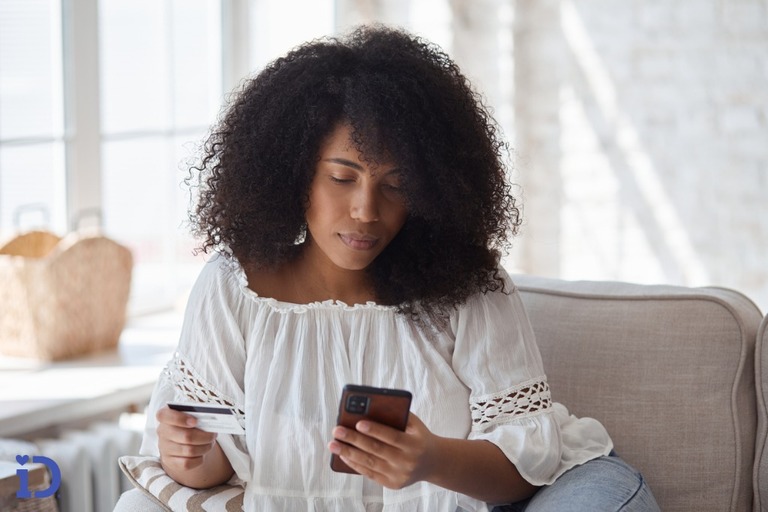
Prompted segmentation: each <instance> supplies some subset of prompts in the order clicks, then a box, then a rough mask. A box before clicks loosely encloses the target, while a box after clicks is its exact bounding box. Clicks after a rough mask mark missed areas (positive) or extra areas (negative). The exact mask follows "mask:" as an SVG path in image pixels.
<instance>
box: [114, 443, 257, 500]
mask: <svg viewBox="0 0 768 512" xmlns="http://www.w3.org/2000/svg"><path fill="white" fill-rule="evenodd" d="M118 461H119V464H120V469H121V470H122V471H123V473H125V475H126V476H127V477H128V478H129V479H130V480H131V482H132V483H133V485H135V486H136V488H137V489H139V490H141V491H142V492H144V493H145V494H147V495H148V496H150V497H151V498H153V499H154V500H155V501H157V502H158V503H159V504H160V505H161V506H162V507H163V508H164V509H165V510H168V511H170V512H203V511H214V510H216V511H219V510H222V511H226V512H235V511H236V512H240V511H241V510H243V488H242V487H240V486H239V485H228V484H222V485H217V486H216V487H211V488H210V489H191V488H189V487H185V486H183V485H181V484H179V483H177V482H176V481H175V480H174V479H172V478H171V477H170V476H168V475H167V474H166V473H165V471H164V470H163V467H162V466H161V465H160V460H159V459H158V458H157V457H143V456H142V457H134V456H124V457H120V459H119V460H118Z"/></svg>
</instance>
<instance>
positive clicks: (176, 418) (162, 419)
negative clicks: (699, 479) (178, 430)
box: [155, 405, 197, 427]
mask: <svg viewBox="0 0 768 512" xmlns="http://www.w3.org/2000/svg"><path fill="white" fill-rule="evenodd" d="M155 418H157V421H158V422H159V423H165V424H167V425H176V426H177V427H194V426H195V425H197V418H195V417H194V416H190V415H189V414H186V413H183V412H181V411H174V410H173V409H171V408H170V407H168V406H167V405H166V406H165V407H161V408H160V409H158V411H157V414H155Z"/></svg>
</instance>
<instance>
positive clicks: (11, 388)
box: [0, 313, 181, 437]
mask: <svg viewBox="0 0 768 512" xmlns="http://www.w3.org/2000/svg"><path fill="white" fill-rule="evenodd" d="M180 328H181V315H179V314H178V313H166V314H160V315H152V316H146V317H140V318H138V319H135V320H132V321H131V322H129V323H128V325H127V326H126V328H125V330H124V332H123V335H122V336H121V338H120V343H119V345H118V348H117V350H113V351H109V352H101V353H98V354H93V355H91V356H89V357H83V358H78V359H72V360H68V361H61V362H54V363H45V362H37V361H33V360H27V359H19V358H9V357H2V356H0V437H24V436H26V435H28V434H30V433H32V432H35V431H40V430H43V429H47V428H49V427H56V426H60V425H66V424H73V423H76V422H79V421H82V420H87V419H88V418H90V417H96V416H100V415H104V414H107V413H111V412H120V411H123V410H126V409H127V408H128V407H130V406H132V405H138V406H142V405H143V404H145V403H146V402H147V401H148V400H149V397H150V395H151V393H152V389H153V388H154V385H155V382H156V381H157V377H158V375H159V374H160V371H161V370H162V368H163V366H165V363H166V362H167V361H168V359H169V358H170V357H171V355H172V354H173V350H174V348H175V347H176V343H177V341H178V337H179V331H180Z"/></svg>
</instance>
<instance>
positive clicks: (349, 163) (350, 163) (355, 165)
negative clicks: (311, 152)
mask: <svg viewBox="0 0 768 512" xmlns="http://www.w3.org/2000/svg"><path fill="white" fill-rule="evenodd" d="M323 162H331V163H334V164H339V165H344V166H347V167H351V168H352V169H355V170H356V171H360V172H363V171H365V169H364V168H363V166H362V165H360V164H358V163H356V162H353V161H351V160H347V159H346V158H324V159H323ZM400 172H401V171H400V169H399V168H397V167H393V168H392V169H389V170H387V172H385V173H384V174H385V175H389V174H393V173H400Z"/></svg>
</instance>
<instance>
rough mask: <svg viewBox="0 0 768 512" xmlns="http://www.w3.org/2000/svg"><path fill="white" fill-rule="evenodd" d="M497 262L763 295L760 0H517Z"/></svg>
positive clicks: (765, 135)
mask: <svg viewBox="0 0 768 512" xmlns="http://www.w3.org/2000/svg"><path fill="white" fill-rule="evenodd" d="M515 6H516V8H515V70H516V73H515V128H516V134H515V136H514V139H513V146H514V147H515V149H516V151H517V163H516V174H515V177H516V179H517V180H518V181H519V182H520V183H521V184H522V185H523V188H524V205H525V216H526V225H525V226H524V228H523V232H522V236H521V237H520V240H519V242H518V244H517V245H516V247H515V248H514V249H513V251H512V254H511V257H510V261H509V264H510V266H513V267H516V268H519V269H521V270H523V271H525V272H530V273H534V274H542V275H549V276H559V277H564V278H568V279H619V280H629V281H638V282H663V283H673V284H686V285H720V286H727V287H733V288H736V289H738V290H740V291H742V292H744V293H746V294H747V295H749V296H750V297H751V298H752V299H754V300H755V301H756V302H757V303H758V305H759V306H760V307H761V309H762V310H763V311H764V312H765V311H766V310H768V2H765V1H764V0H729V1H719V0H678V1H674V2H669V1H665V0H661V1H659V0H634V1H626V2H611V1H607V0H600V1H597V0H539V1H537V2H527V1H518V2H516V3H515Z"/></svg>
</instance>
